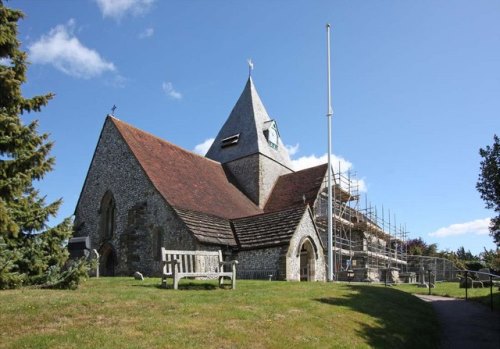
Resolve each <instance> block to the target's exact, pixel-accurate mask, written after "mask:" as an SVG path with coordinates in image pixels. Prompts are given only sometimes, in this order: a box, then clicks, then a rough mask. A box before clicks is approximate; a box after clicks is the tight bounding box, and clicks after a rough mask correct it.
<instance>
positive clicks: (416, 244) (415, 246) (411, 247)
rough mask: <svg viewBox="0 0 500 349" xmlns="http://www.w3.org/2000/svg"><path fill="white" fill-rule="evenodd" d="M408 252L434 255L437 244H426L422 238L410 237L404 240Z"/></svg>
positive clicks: (417, 254)
mask: <svg viewBox="0 0 500 349" xmlns="http://www.w3.org/2000/svg"><path fill="white" fill-rule="evenodd" d="M406 246H407V250H408V254H409V255H412V256H436V255H437V253H438V251H437V244H430V245H429V244H427V243H426V242H425V241H424V240H422V238H420V237H419V238H417V239H411V240H408V241H407V242H406Z"/></svg>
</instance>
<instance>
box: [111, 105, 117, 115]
mask: <svg viewBox="0 0 500 349" xmlns="http://www.w3.org/2000/svg"><path fill="white" fill-rule="evenodd" d="M115 110H116V105H114V104H113V108H111V115H112V116H115Z"/></svg>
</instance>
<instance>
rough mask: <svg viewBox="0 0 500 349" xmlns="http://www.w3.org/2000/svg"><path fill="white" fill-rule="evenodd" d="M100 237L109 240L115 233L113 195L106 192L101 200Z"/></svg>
mask: <svg viewBox="0 0 500 349" xmlns="http://www.w3.org/2000/svg"><path fill="white" fill-rule="evenodd" d="M100 212H101V225H100V230H101V237H102V238H103V240H110V239H111V238H112V237H113V235H114V233H115V226H116V204H115V199H114V197H113V194H112V193H111V192H110V191H107V192H106V193H105V194H104V196H103V198H102V200H101V209H100Z"/></svg>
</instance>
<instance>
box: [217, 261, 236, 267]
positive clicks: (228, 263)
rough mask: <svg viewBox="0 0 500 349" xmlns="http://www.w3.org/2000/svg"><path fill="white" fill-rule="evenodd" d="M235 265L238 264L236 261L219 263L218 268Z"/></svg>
mask: <svg viewBox="0 0 500 349" xmlns="http://www.w3.org/2000/svg"><path fill="white" fill-rule="evenodd" d="M236 264H238V261H236V260H232V261H227V262H219V266H220V265H236Z"/></svg>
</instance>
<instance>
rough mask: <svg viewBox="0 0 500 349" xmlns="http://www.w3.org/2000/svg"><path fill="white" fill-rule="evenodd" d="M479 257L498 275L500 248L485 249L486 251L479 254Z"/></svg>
mask: <svg viewBox="0 0 500 349" xmlns="http://www.w3.org/2000/svg"><path fill="white" fill-rule="evenodd" d="M479 257H480V258H481V260H482V261H483V262H484V264H486V266H487V267H488V268H490V269H492V270H493V271H495V272H497V273H498V272H500V248H497V249H496V250H494V249H491V250H487V249H486V248H484V251H483V252H481V253H480V254H479Z"/></svg>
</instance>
